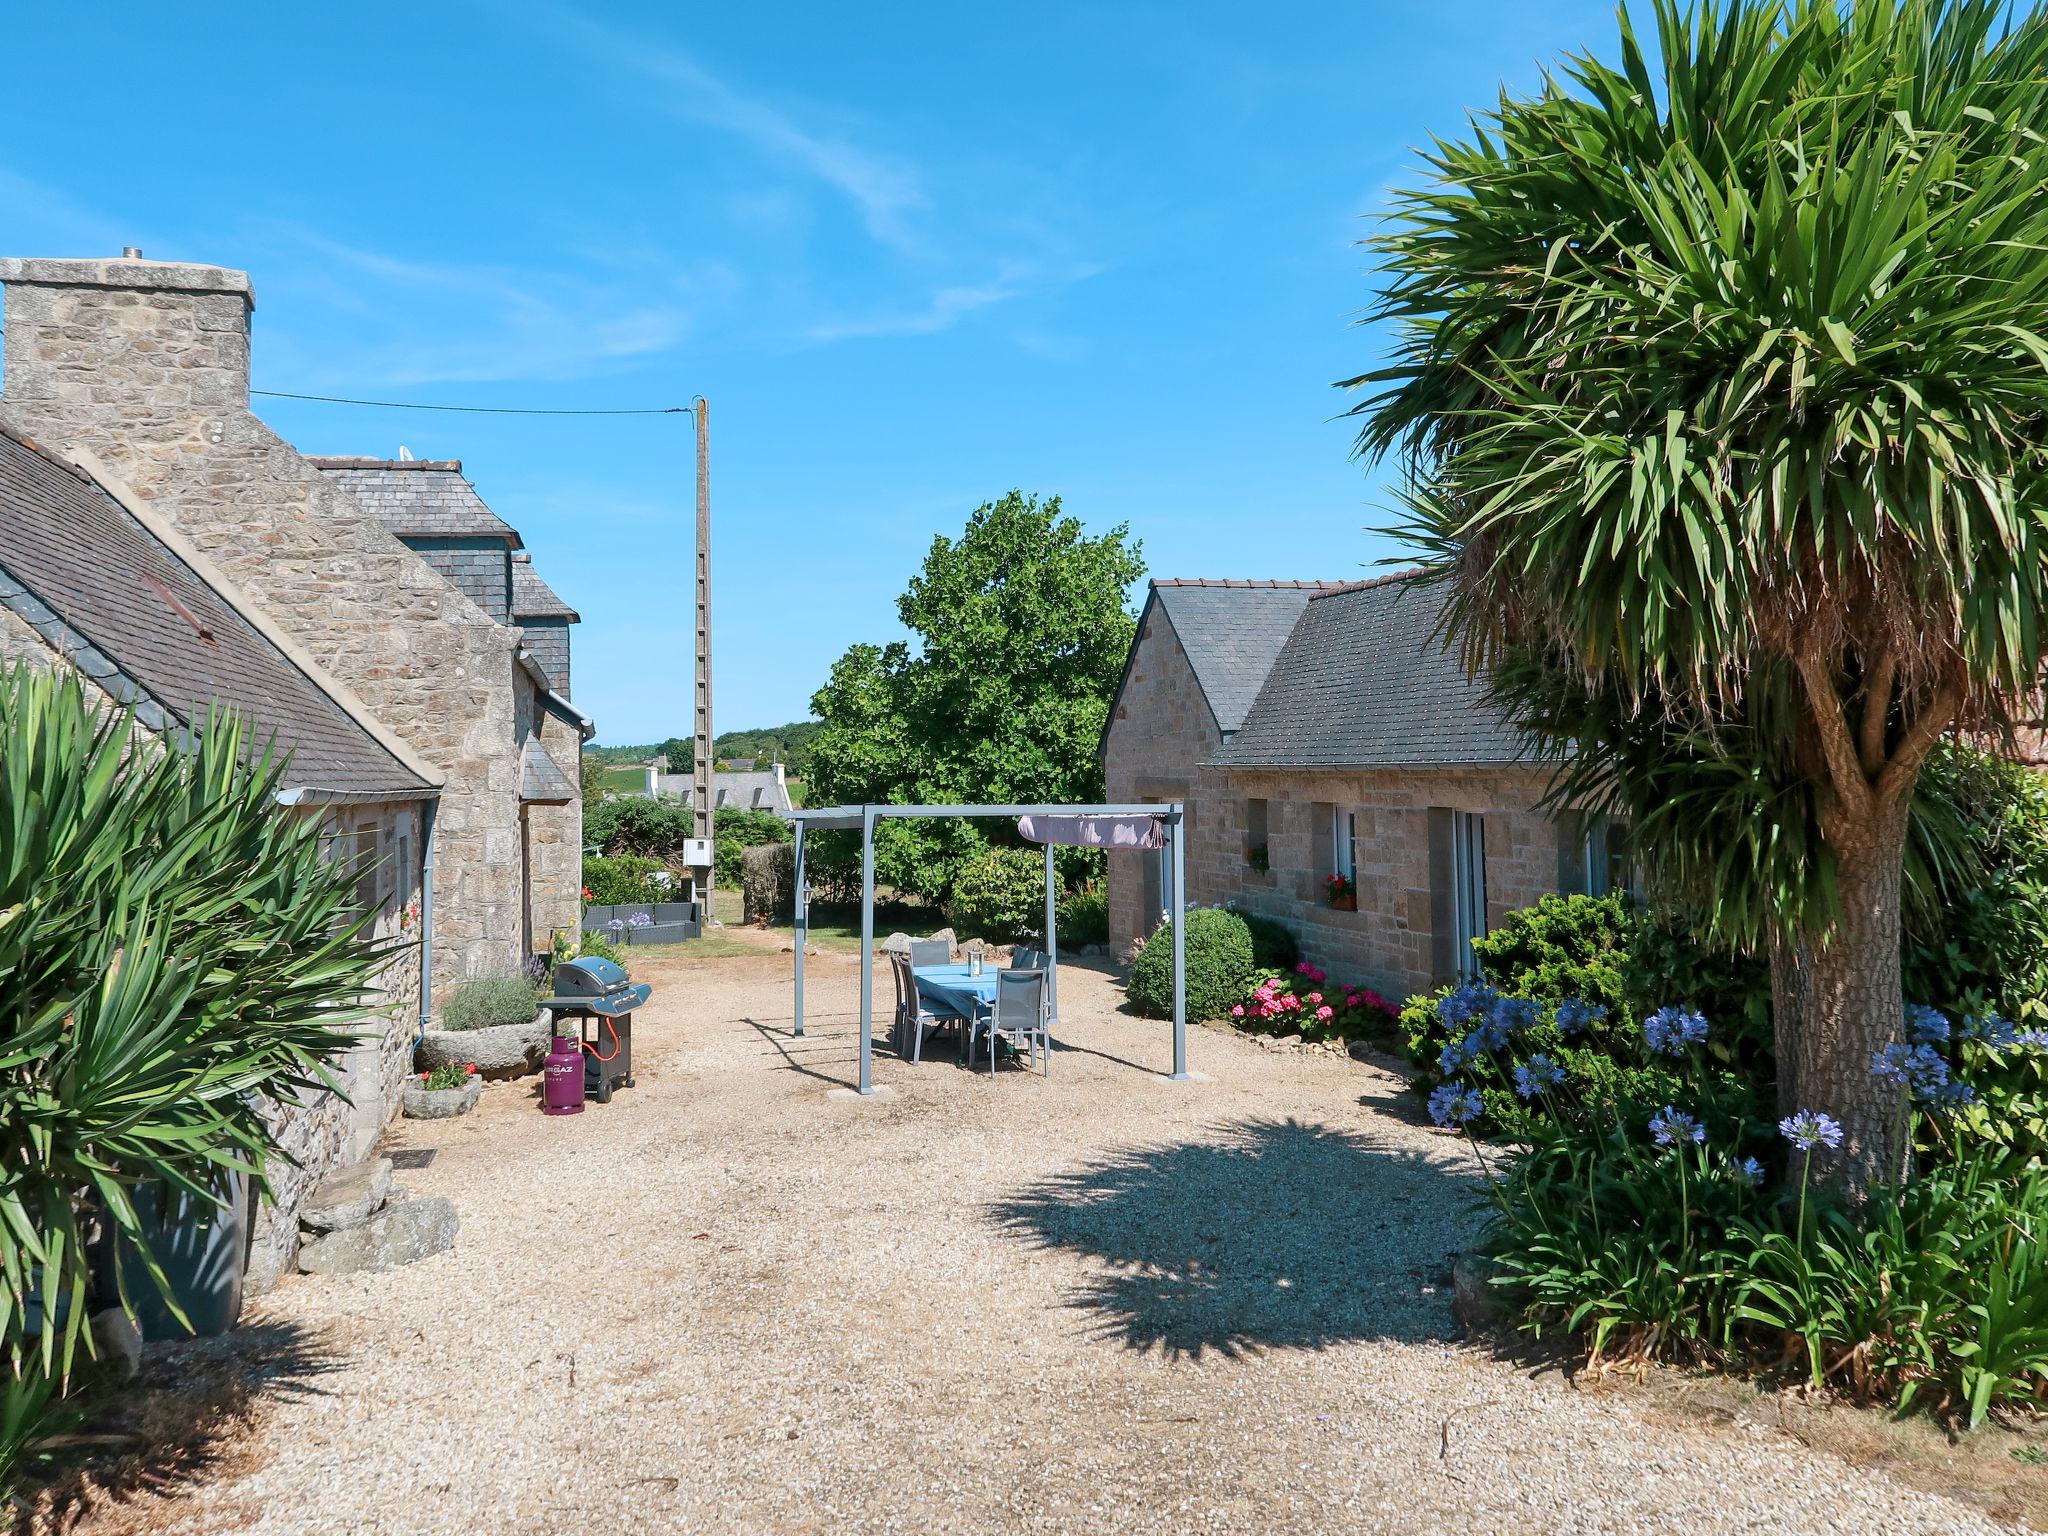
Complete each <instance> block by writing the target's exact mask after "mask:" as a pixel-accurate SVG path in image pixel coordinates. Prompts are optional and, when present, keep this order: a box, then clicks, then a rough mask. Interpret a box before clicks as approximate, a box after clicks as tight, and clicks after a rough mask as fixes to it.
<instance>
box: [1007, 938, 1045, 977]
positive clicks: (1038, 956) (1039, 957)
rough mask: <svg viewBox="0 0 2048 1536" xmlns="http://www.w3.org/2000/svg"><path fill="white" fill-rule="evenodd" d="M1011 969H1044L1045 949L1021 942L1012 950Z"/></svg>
mask: <svg viewBox="0 0 2048 1536" xmlns="http://www.w3.org/2000/svg"><path fill="white" fill-rule="evenodd" d="M1010 969H1011V970H1013V971H1042V970H1044V969H1045V951H1044V950H1042V949H1032V948H1030V947H1029V946H1028V945H1023V944H1019V945H1018V946H1017V947H1016V948H1015V949H1013V950H1011V951H1010Z"/></svg>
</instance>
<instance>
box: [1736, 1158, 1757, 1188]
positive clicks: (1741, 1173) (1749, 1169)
mask: <svg viewBox="0 0 2048 1536" xmlns="http://www.w3.org/2000/svg"><path fill="white" fill-rule="evenodd" d="M1728 1171H1729V1172H1730V1173H1732V1174H1734V1175H1735V1177H1736V1178H1738V1179H1740V1180H1742V1182H1743V1183H1745V1184H1750V1185H1756V1184H1761V1183H1763V1181H1764V1165H1763V1164H1762V1163H1760V1162H1758V1161H1757V1160H1756V1159H1755V1158H1753V1157H1738V1158H1735V1159H1733V1160H1731V1161H1730V1162H1729V1164H1728Z"/></svg>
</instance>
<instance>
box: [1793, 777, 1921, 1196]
mask: <svg viewBox="0 0 2048 1536" xmlns="http://www.w3.org/2000/svg"><path fill="white" fill-rule="evenodd" d="M1908 799H1909V797H1901V799H1900V800H1899V801H1898V802H1896V803H1893V804H1889V805H1885V804H1880V805H1879V806H1878V807H1877V808H1875V810H1874V811H1873V813H1872V814H1871V815H1870V817H1869V818H1868V819H1867V820H1862V821H1859V822H1853V823H1849V824H1847V825H1843V824H1842V823H1840V822H1837V824H1836V825H1835V826H1834V827H1831V828H1830V829H1829V832H1830V838H1829V840H1830V842H1831V843H1832V844H1833V846H1834V849H1835V858H1836V871H1835V879H1836V889H1837V893H1838V895H1839V898H1840V903H1841V907H1840V916H1839V917H1838V918H1837V919H1836V921H1835V924H1834V926H1833V928H1832V929H1831V930H1830V931H1829V932H1828V933H1827V934H1826V935H1825V936H1823V937H1821V938H1819V939H1818V940H1809V941H1804V942H1801V941H1793V942H1792V943H1791V944H1789V945H1786V946H1782V947H1785V948H1787V949H1789V950H1790V951H1791V953H1788V954H1787V955H1786V956H1785V957H1784V959H1783V961H1782V962H1781V960H1780V956H1779V950H1778V948H1776V947H1774V948H1773V951H1772V957H1771V960H1772V963H1771V983H1772V994H1773V996H1772V1000H1773V1003H1774V1005H1775V1004H1777V1003H1778V1002H1779V994H1780V987H1781V984H1782V986H1783V988H1784V994H1785V998H1786V1000H1788V1001H1789V1002H1790V1003H1791V1005H1792V1006H1791V1011H1790V1017H1789V1018H1784V1017H1781V1018H1780V1020H1779V1022H1778V1025H1777V1033H1778V1038H1779V1047H1780V1053H1781V1054H1780V1058H1779V1066H1778V1080H1779V1102H1780V1104H1781V1105H1785V1106H1786V1109H1785V1113H1787V1114H1790V1113H1791V1112H1792V1111H1793V1110H1798V1109H1808V1110H1818V1111H1820V1112H1822V1113H1824V1114H1827V1115H1830V1116H1832V1117H1833V1118H1834V1119H1835V1120H1836V1121H1837V1122H1839V1123H1840V1125H1841V1127H1842V1145H1841V1146H1840V1148H1839V1149H1835V1150H1832V1151H1831V1150H1829V1149H1826V1148H1822V1149H1820V1150H1819V1151H1818V1152H1816V1154H1815V1157H1814V1171H1815V1173H1816V1174H1817V1175H1818V1176H1819V1177H1820V1178H1821V1179H1822V1180H1823V1181H1824V1182H1826V1183H1827V1184H1829V1185H1831V1186H1832V1187H1833V1188H1834V1189H1835V1190H1836V1191H1837V1192H1838V1193H1840V1194H1842V1195H1844V1196H1845V1197H1846V1198H1848V1199H1849V1200H1851V1201H1859V1202H1860V1201H1861V1200H1862V1199H1863V1198H1864V1197H1865V1196H1866V1195H1868V1193H1869V1192H1870V1188H1871V1186H1872V1185H1874V1184H1878V1183H1895V1182H1897V1181H1898V1179H1899V1178H1900V1176H1901V1175H1902V1174H1903V1172H1904V1169H1905V1157H1906V1149H1905V1148H1904V1147H1903V1146H1900V1145H1898V1144H1897V1143H1898V1140H1899V1136H1898V1123H1897V1122H1898V1090H1897V1089H1896V1088H1894V1087H1893V1086H1892V1085H1890V1084H1888V1083H1884V1082H1881V1081H1879V1080H1878V1079H1877V1078H1875V1077H1873V1076H1872V1075H1871V1071H1870V1063H1871V1058H1872V1057H1873V1056H1874V1055H1876V1053H1877V1052H1878V1051H1879V1050H1880V1049H1882V1048H1883V1047H1884V1046H1886V1045H1888V1044H1890V1043H1891V1042H1892V1041H1894V1040H1898V1039H1900V1038H1902V1037H1903V1035H1904V1033H1905V1016H1904V1009H1905V1004H1904V998H1903V997H1902V995H1901V981H1900V970H1899V942H1900V890H1901V886H1902V884H1903V881H1904V864H1905V847H1906V826H1907V809H1906V806H1907V800H1908ZM1781 971H1782V976H1781ZM1788 1025H1789V1029H1788V1027H1787V1026H1788ZM1788 1036H1789V1038H1788ZM1787 1047H1789V1049H1787Z"/></svg>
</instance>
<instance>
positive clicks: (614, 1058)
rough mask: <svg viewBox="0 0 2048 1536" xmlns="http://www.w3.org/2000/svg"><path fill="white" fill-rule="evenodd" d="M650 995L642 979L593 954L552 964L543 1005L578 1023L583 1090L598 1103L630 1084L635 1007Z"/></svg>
mask: <svg viewBox="0 0 2048 1536" xmlns="http://www.w3.org/2000/svg"><path fill="white" fill-rule="evenodd" d="M652 993H653V988H651V987H649V986H648V985H647V983H646V982H644V981H629V980H628V979H627V977H626V973H625V972H624V971H623V970H621V969H620V968H619V966H618V965H617V964H616V963H615V962H613V961H610V960H604V959H600V958H598V957H597V956H595V955H586V956H584V957H583V958H582V959H579V960H564V961H562V962H561V963H560V964H559V965H557V966H556V967H555V995H554V996H553V997H547V998H542V999H541V1007H543V1008H552V1009H553V1010H554V1012H555V1018H556V1019H557V1020H561V1019H575V1020H576V1021H577V1028H578V1029H579V1030H580V1031H581V1033H582V1039H583V1091H584V1092H586V1093H588V1094H589V1095H590V1096H591V1097H592V1098H594V1099H596V1100H597V1102H598V1103H600V1104H609V1103H610V1102H611V1098H612V1089H613V1088H614V1087H625V1088H630V1087H632V1086H633V1010H634V1009H635V1008H638V1007H639V1006H640V1005H641V1004H642V1003H644V1002H646V1001H647V999H648V997H649V996H651V995H652ZM607 1046H609V1047H610V1049H609V1050H607V1049H606V1047H607ZM570 1081H571V1082H572V1083H573V1082H574V1081H575V1079H574V1078H571V1079H570Z"/></svg>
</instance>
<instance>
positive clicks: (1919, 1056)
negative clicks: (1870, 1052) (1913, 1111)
mask: <svg viewBox="0 0 2048 1536" xmlns="http://www.w3.org/2000/svg"><path fill="white" fill-rule="evenodd" d="M1870 1075H1871V1076H1872V1077H1875V1078H1876V1079H1878V1081H1880V1082H1885V1083H1895V1084H1897V1085H1898V1086H1899V1087H1901V1088H1906V1089H1910V1090H1911V1091H1912V1094H1913V1097H1914V1098H1916V1099H1926V1100H1932V1098H1933V1096H1934V1094H1935V1092H1936V1091H1937V1090H1938V1089H1940V1088H1942V1087H1944V1086H1945V1085H1946V1084H1947V1083H1948V1080H1949V1073H1948V1062H1947V1061H1946V1060H1944V1059H1943V1058H1942V1055H1941V1052H1939V1051H1937V1050H1936V1049H1935V1048H1934V1047H1933V1046H1931V1045H1907V1044H1906V1043H1905V1042H1904V1041H1902V1040H1894V1041H1893V1042H1892V1043H1891V1044H1890V1045H1888V1046H1886V1047H1885V1048H1884V1049H1883V1050H1881V1051H1879V1052H1878V1053H1877V1054H1876V1055H1875V1056H1873V1057H1871V1058H1870Z"/></svg>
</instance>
